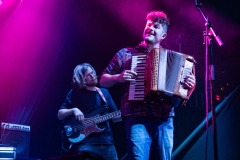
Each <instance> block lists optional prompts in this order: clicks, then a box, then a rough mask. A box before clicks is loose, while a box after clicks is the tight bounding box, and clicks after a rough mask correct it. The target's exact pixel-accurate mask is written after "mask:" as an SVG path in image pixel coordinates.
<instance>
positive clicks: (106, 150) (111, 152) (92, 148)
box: [78, 145, 118, 160]
mask: <svg viewBox="0 0 240 160" xmlns="http://www.w3.org/2000/svg"><path fill="white" fill-rule="evenodd" d="M78 150H79V151H89V152H93V153H96V154H98V155H100V156H102V157H103V158H104V159H106V160H117V159H118V157H117V152H116V149H115V146H114V145H84V146H79V147H78Z"/></svg>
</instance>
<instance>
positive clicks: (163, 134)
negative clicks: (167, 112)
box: [125, 117, 174, 160]
mask: <svg viewBox="0 0 240 160" xmlns="http://www.w3.org/2000/svg"><path fill="white" fill-rule="evenodd" d="M125 127H126V138H127V150H128V159H129V160H148V159H151V160H155V159H156V160H171V154H172V148H173V130H174V127H173V118H172V117H169V118H154V117H127V118H126V121H125Z"/></svg>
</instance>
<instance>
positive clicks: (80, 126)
mask: <svg viewBox="0 0 240 160" xmlns="http://www.w3.org/2000/svg"><path fill="white" fill-rule="evenodd" d="M117 112H119V111H116V112H112V113H111V114H110V115H108V117H110V116H111V115H113V116H117V115H118V113H117ZM114 113H115V114H114ZM103 117H107V116H103ZM92 119H94V117H92V118H89V119H88V120H87V121H84V122H85V123H84V124H86V125H84V124H77V125H71V126H72V128H73V129H77V130H80V129H82V128H83V127H84V126H85V127H88V126H91V125H92V124H94V120H92ZM99 119H100V118H99ZM102 119H103V118H102ZM100 121H101V120H100Z"/></svg>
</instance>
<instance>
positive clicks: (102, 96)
mask: <svg viewBox="0 0 240 160" xmlns="http://www.w3.org/2000/svg"><path fill="white" fill-rule="evenodd" d="M95 88H96V90H97V92H98V93H99V95H100V96H101V98H102V100H103V101H104V103H105V104H107V101H106V99H105V97H104V95H103V93H102V91H101V90H100V89H99V88H97V87H95Z"/></svg>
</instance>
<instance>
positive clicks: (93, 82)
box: [86, 78, 98, 87]
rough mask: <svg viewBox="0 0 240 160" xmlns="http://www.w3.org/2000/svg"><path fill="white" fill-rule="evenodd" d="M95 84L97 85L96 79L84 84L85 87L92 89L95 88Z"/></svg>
mask: <svg viewBox="0 0 240 160" xmlns="http://www.w3.org/2000/svg"><path fill="white" fill-rule="evenodd" d="M97 84H98V79H97V78H96V79H94V80H92V81H91V82H89V83H86V86H89V87H94V86H96V85H97Z"/></svg>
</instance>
